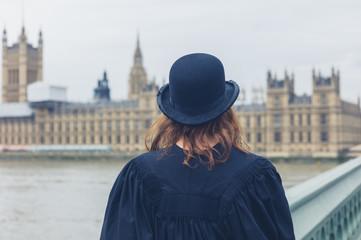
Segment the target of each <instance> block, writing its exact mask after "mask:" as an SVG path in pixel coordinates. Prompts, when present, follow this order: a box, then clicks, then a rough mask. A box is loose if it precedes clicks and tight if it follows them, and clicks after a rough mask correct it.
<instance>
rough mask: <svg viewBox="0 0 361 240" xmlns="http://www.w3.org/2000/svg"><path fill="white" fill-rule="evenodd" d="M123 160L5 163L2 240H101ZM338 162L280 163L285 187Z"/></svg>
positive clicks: (1, 170) (1, 163)
mask: <svg viewBox="0 0 361 240" xmlns="http://www.w3.org/2000/svg"><path fill="white" fill-rule="evenodd" d="M124 164H125V162H123V161H119V162H117V161H70V160H63V161H59V160H0V239H1V240H24V239H26V240H43V239H44V240H45V239H46V240H48V239H52V240H64V239H66V240H91V239H99V234H100V230H101V226H102V221H103V216H104V211H105V207H106V203H107V198H108V194H109V191H110V189H111V187H112V184H113V182H114V180H115V178H116V176H117V175H118V173H119V172H120V170H121V169H122V167H123V166H124ZM336 165H337V164H336V163H318V164H301V163H297V164H290V163H277V164H275V166H276V168H277V169H278V171H279V173H280V175H281V177H282V179H283V185H284V187H285V188H289V187H291V186H293V185H295V184H297V183H300V182H302V181H305V180H307V179H309V178H311V177H313V176H316V175H318V174H319V173H321V172H323V171H326V170H328V169H331V168H333V167H335V166H336Z"/></svg>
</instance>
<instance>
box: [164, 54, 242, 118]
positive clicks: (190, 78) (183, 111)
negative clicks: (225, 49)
mask: <svg viewBox="0 0 361 240" xmlns="http://www.w3.org/2000/svg"><path fill="white" fill-rule="evenodd" d="M238 94H239V87H238V85H237V83H235V82H234V81H232V80H229V81H226V80H225V76H224V69H223V65H222V62H221V61H220V60H219V59H218V58H216V57H215V56H212V55H209V54H205V53H193V54H189V55H185V56H183V57H181V58H179V59H178V60H177V61H175V63H174V64H173V66H172V67H171V69H170V72H169V83H167V84H166V85H164V86H163V87H161V89H160V90H159V92H158V95H157V102H158V105H159V108H160V110H161V111H162V112H163V113H164V115H166V116H167V117H169V118H170V119H172V120H174V121H176V122H179V123H183V124H188V125H194V124H201V123H205V122H208V121H210V120H213V119H215V118H217V117H218V116H220V115H222V114H223V113H224V112H225V111H227V110H228V109H229V108H230V107H231V106H232V105H233V103H234V102H235V101H236V99H237V97H238Z"/></svg>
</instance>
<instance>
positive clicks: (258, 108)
mask: <svg viewBox="0 0 361 240" xmlns="http://www.w3.org/2000/svg"><path fill="white" fill-rule="evenodd" d="M234 109H235V110H236V111H239V112H252V111H253V112H262V111H264V110H265V107H264V104H259V103H257V104H244V105H234Z"/></svg>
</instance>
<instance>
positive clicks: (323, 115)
mask: <svg viewBox="0 0 361 240" xmlns="http://www.w3.org/2000/svg"><path fill="white" fill-rule="evenodd" d="M320 123H321V125H326V124H327V114H326V113H321V119H320Z"/></svg>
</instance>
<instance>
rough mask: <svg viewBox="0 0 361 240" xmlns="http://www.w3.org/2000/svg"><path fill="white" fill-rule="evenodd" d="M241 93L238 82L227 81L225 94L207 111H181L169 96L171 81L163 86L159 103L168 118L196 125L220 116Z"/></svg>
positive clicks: (158, 95)
mask: <svg viewBox="0 0 361 240" xmlns="http://www.w3.org/2000/svg"><path fill="white" fill-rule="evenodd" d="M238 94H239V87H238V84H237V83H236V82H234V81H232V80H229V81H226V84H225V94H224V97H223V99H222V100H221V102H219V101H217V102H216V103H214V104H213V105H212V104H211V105H210V106H209V111H207V112H205V113H203V112H202V113H199V114H197V113H194V112H193V113H192V114H189V113H187V112H184V111H181V110H179V109H177V110H176V109H175V107H174V104H173V103H172V102H171V99H170V96H169V83H167V84H166V85H164V86H163V87H161V89H159V91H158V94H157V103H158V106H159V109H160V110H161V111H162V112H163V114H164V115H166V116H167V117H168V118H170V119H172V120H174V121H176V122H179V123H183V124H187V125H196V124H201V123H205V122H208V121H211V120H213V119H215V118H217V117H218V116H220V115H222V114H223V113H225V112H226V111H227V110H228V109H229V108H230V107H232V105H233V103H234V102H235V101H236V100H237V97H238Z"/></svg>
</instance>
